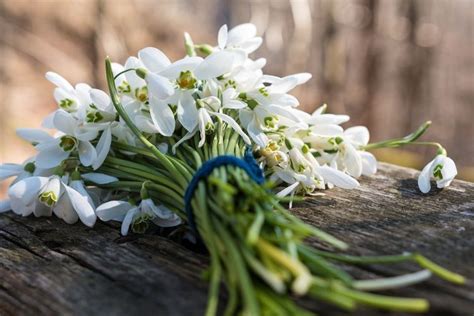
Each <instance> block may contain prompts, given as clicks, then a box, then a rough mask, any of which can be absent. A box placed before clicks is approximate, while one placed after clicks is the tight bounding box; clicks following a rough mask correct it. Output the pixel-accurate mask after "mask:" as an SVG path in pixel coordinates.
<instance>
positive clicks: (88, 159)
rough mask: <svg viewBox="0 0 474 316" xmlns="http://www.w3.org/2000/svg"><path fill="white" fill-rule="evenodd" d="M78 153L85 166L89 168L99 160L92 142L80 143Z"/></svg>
mask: <svg viewBox="0 0 474 316" xmlns="http://www.w3.org/2000/svg"><path fill="white" fill-rule="evenodd" d="M77 151H78V152H79V159H80V160H81V164H82V165H83V166H86V167H88V166H90V165H92V163H93V162H94V161H95V160H96V159H97V152H96V150H95V148H94V146H93V145H92V144H91V143H90V142H83V141H80V142H79V146H78V148H77Z"/></svg>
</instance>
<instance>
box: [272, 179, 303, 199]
mask: <svg viewBox="0 0 474 316" xmlns="http://www.w3.org/2000/svg"><path fill="white" fill-rule="evenodd" d="M299 185H300V183H299V182H295V183H293V184H291V185H290V186H288V187H286V188H284V189H283V190H281V191H280V192H278V193H277V194H276V196H278V197H285V196H287V195H288V194H290V193H292V192H293V191H294V190H296V188H297V187H298V186H299Z"/></svg>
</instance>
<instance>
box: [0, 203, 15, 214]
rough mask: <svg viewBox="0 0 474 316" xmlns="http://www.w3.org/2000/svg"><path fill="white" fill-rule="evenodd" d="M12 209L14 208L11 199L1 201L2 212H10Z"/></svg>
mask: <svg viewBox="0 0 474 316" xmlns="http://www.w3.org/2000/svg"><path fill="white" fill-rule="evenodd" d="M11 209H12V208H11V205H10V201H9V200H3V201H0V213H5V212H8V211H10V210H11Z"/></svg>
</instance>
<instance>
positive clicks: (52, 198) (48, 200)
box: [39, 191, 58, 207]
mask: <svg viewBox="0 0 474 316" xmlns="http://www.w3.org/2000/svg"><path fill="white" fill-rule="evenodd" d="M39 200H40V202H41V203H43V204H45V205H47V206H50V207H51V206H53V205H54V204H55V203H56V202H57V201H58V197H57V195H56V194H55V193H54V192H52V191H49V192H43V193H41V194H40V195H39Z"/></svg>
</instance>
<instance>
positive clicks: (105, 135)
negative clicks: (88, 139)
mask: <svg viewBox="0 0 474 316" xmlns="http://www.w3.org/2000/svg"><path fill="white" fill-rule="evenodd" d="M111 144H112V131H111V128H110V126H109V127H108V128H106V129H105V130H104V131H103V132H102V136H100V139H99V142H98V143H97V146H96V152H97V157H96V159H95V161H94V162H93V163H92V168H94V170H95V169H97V168H99V167H100V166H102V164H103V163H104V160H105V158H107V155H108V154H109V151H110V145H111Z"/></svg>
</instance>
